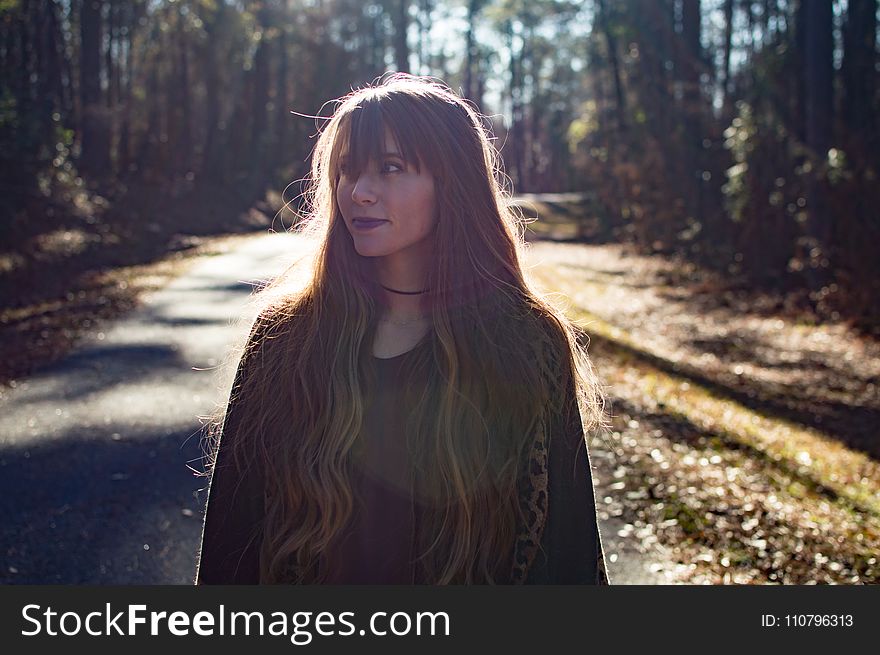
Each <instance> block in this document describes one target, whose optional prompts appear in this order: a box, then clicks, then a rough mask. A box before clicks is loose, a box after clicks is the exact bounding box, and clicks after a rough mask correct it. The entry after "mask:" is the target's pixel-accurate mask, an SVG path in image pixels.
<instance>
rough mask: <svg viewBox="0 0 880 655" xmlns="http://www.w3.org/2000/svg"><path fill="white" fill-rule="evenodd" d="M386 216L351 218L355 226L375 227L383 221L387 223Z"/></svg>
mask: <svg viewBox="0 0 880 655" xmlns="http://www.w3.org/2000/svg"><path fill="white" fill-rule="evenodd" d="M387 222H388V221H386V220H385V219H384V218H366V217H362V218H353V219H351V224H352V226H353V227H375V226H376V225H381V224H382V223H387Z"/></svg>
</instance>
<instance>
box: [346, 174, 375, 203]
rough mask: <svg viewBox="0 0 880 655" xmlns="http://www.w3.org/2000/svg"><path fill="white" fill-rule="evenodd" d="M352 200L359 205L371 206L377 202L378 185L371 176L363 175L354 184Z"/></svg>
mask: <svg viewBox="0 0 880 655" xmlns="http://www.w3.org/2000/svg"><path fill="white" fill-rule="evenodd" d="M351 199H352V200H354V201H355V202H356V203H357V204H359V205H371V204H373V203H374V202H376V185H375V183H374V180H373V179H372V178H371V176H370V175H367V174H362V175H360V176H359V177H358V179H357V180H356V181H355V183H354V187H353V188H352V190H351Z"/></svg>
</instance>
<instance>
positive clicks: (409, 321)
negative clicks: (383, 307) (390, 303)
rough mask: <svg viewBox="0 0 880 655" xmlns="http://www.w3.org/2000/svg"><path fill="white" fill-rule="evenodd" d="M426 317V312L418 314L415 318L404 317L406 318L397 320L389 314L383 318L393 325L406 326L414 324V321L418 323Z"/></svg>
mask: <svg viewBox="0 0 880 655" xmlns="http://www.w3.org/2000/svg"><path fill="white" fill-rule="evenodd" d="M425 318H426V315H425V314H419V315H418V316H416V317H414V318H408V319H404V320H396V319H393V318H390V317H388V316H384V317H383V318H382V319H381V320H383V321H385V322H386V323H391V324H392V325H397V326H400V327H406V326H407V325H412V324H413V323H418V322H419V321H421V320H423V319H425Z"/></svg>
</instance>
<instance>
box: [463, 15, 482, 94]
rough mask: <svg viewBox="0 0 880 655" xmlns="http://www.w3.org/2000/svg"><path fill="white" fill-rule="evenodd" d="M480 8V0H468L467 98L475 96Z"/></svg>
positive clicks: (465, 81)
mask: <svg viewBox="0 0 880 655" xmlns="http://www.w3.org/2000/svg"><path fill="white" fill-rule="evenodd" d="M479 9H480V0H468V5H467V25H468V27H467V32H466V33H465V37H464V54H465V57H464V95H465V97H466V98H470V99H473V97H474V66H475V65H476V61H475V60H476V54H475V52H474V34H475V32H476V22H477V12H478V11H479Z"/></svg>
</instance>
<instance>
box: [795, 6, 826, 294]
mask: <svg viewBox="0 0 880 655" xmlns="http://www.w3.org/2000/svg"><path fill="white" fill-rule="evenodd" d="M801 2H802V6H803V9H804V11H805V15H804V27H805V35H804V36H805V46H806V52H805V55H806V57H805V59H804V66H805V68H804V78H805V81H806V119H807V120H806V137H807V138H806V144H807V147H808V148H809V150H810V153H811V159H812V161H813V167H814V170H813V172H812V173H811V174H810V175H809V178H808V179H809V184H808V190H807V216H808V221H807V229H808V230H809V233H808V235H807V236H808V239H809V242H808V243H807V244H806V245H807V247H808V248H809V250H810V252H811V253H812V252H813V251H814V249H815V248H818V250H819V255H820V256H819V257H818V258H817V257H815V256H812V255H811V257H810V259H811V260H812V261H813V262H814V264H815V266H808V267H807V268H806V270H807V272H808V277H809V279H808V283H809V284H810V287H811V288H812V290H813V291H819V290H820V289H821V288H822V287H823V286H824V284H825V282H826V280H827V269H825V268H824V267H825V266H827V259H828V257H829V256H830V252H829V251H828V244H829V241H830V233H831V216H830V211H829V209H830V208H829V203H828V199H827V197H826V193H825V184H824V179H823V178H820V176H819V174H818V173H819V171H821V170H822V169H824V166H825V163H826V161H827V159H828V149H829V148H830V147H831V121H832V108H833V102H834V89H833V79H832V72H833V69H832V49H833V40H832V34H831V29H832V17H833V13H832V6H831V5H832V0H801ZM817 260H818V261H817Z"/></svg>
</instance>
